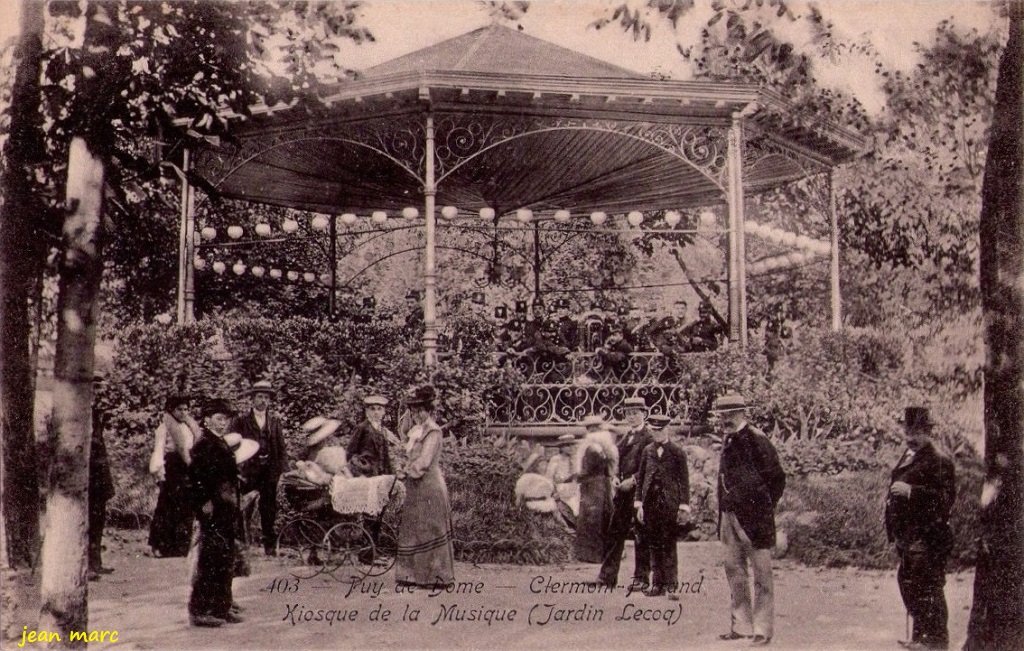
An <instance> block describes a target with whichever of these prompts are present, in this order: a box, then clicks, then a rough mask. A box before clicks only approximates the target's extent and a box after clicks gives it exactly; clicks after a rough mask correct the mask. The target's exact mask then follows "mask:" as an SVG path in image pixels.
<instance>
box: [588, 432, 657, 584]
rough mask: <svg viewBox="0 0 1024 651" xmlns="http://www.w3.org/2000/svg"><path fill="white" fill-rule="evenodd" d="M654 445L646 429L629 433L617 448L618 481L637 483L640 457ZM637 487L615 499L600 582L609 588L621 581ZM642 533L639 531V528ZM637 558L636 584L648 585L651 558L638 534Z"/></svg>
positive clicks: (644, 542) (614, 497)
mask: <svg viewBox="0 0 1024 651" xmlns="http://www.w3.org/2000/svg"><path fill="white" fill-rule="evenodd" d="M650 442H651V434H650V432H648V431H647V429H646V428H640V429H639V430H636V431H630V432H628V433H626V435H625V436H623V437H622V438H621V439H620V440H619V442H618V444H617V445H616V447H618V448H619V481H626V480H628V479H636V474H637V472H638V471H639V470H640V455H641V454H642V453H643V451H644V448H645V447H646V446H647V444H648V443H650ZM635 496H636V486H634V487H633V488H631V489H629V490H621V489H617V490H616V491H615V495H614V496H613V498H612V521H611V523H610V524H609V525H608V535H607V536H606V537H605V547H604V561H603V562H602V563H601V572H600V573H599V574H598V575H597V580H598V581H600V582H601V583H604V584H606V585H616V584H617V583H618V580H619V564H620V563H621V562H622V550H623V548H624V547H625V546H626V537H627V536H628V535H629V530H630V528H632V526H633V520H634V517H635V515H636V513H635V512H634V510H633V498H634V497H635ZM637 529H639V527H637ZM633 551H634V558H635V561H636V564H635V567H634V569H633V583H634V584H635V585H638V586H639V585H643V584H646V583H648V581H649V578H650V574H651V556H650V552H649V551H648V549H647V543H646V541H645V540H644V537H643V535H641V534H640V533H639V532H637V534H636V536H635V537H634V541H633Z"/></svg>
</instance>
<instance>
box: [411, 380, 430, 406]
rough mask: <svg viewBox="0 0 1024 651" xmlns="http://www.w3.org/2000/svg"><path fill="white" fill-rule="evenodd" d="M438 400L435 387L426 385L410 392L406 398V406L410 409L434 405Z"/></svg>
mask: <svg viewBox="0 0 1024 651" xmlns="http://www.w3.org/2000/svg"><path fill="white" fill-rule="evenodd" d="M436 398H437V393H436V392H435V391H434V386H433V385H431V384H425V385H423V386H421V387H416V388H415V389H413V390H412V391H410V392H409V393H408V394H407V395H406V397H405V404H406V406H408V407H419V406H422V405H432V404H434V400H435V399H436Z"/></svg>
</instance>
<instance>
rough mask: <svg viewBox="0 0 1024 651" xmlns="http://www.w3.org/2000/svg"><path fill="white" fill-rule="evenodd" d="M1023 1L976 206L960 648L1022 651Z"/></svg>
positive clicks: (1014, 21)
mask: <svg viewBox="0 0 1024 651" xmlns="http://www.w3.org/2000/svg"><path fill="white" fill-rule="evenodd" d="M1022 19H1024V0H1012V1H1011V2H1010V36H1009V40H1008V41H1007V43H1006V49H1005V50H1004V51H1003V55H1002V60H1001V61H1000V63H999V78H998V81H997V84H998V85H997V87H996V104H995V110H994V112H993V115H992V135H991V139H990V142H989V148H988V159H987V160H986V161H985V180H984V185H983V186H982V207H981V225H980V235H981V293H982V309H983V313H984V317H985V348H986V355H985V356H986V359H985V485H984V488H983V490H982V495H981V508H982V511H981V526H982V531H981V540H980V541H979V549H978V567H977V573H976V574H975V577H974V604H973V607H972V608H971V619H970V623H969V625H968V629H967V642H966V644H965V645H964V648H965V649H970V650H975V649H1022V648H1024V447H1022V446H1024V178H1022V177H1024V167H1022V161H1024V43H1022V35H1021V22H1022Z"/></svg>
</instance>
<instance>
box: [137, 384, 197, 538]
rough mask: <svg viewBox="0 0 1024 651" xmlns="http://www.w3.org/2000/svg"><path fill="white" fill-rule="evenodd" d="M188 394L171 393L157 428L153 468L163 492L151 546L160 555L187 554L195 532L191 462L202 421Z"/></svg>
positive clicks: (155, 513) (158, 499) (157, 507)
mask: <svg viewBox="0 0 1024 651" xmlns="http://www.w3.org/2000/svg"><path fill="white" fill-rule="evenodd" d="M188 408H189V400H188V398H187V397H185V396H170V397H169V398H167V402H166V403H165V406H164V415H163V421H162V422H161V423H160V427H158V428H157V430H156V442H155V445H154V448H153V455H152V457H151V458H150V460H149V472H150V473H151V474H152V475H153V477H154V478H155V479H156V481H157V483H158V484H159V485H160V494H159V495H158V497H157V500H156V510H155V511H153V521H152V522H151V523H150V526H149V546H150V547H151V548H152V549H153V553H154V554H155V555H156V556H164V557H167V556H186V555H188V548H189V543H190V540H191V536H192V516H193V514H192V507H191V503H190V495H189V482H188V465H189V463H190V462H191V449H192V445H193V443H194V442H195V439H196V436H197V435H198V433H199V424H198V423H196V421H195V420H194V419H193V418H192V416H191V415H190V414H189V413H188Z"/></svg>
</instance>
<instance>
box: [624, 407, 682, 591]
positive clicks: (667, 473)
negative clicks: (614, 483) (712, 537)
mask: <svg viewBox="0 0 1024 651" xmlns="http://www.w3.org/2000/svg"><path fill="white" fill-rule="evenodd" d="M669 422H670V419H669V417H668V416H664V415H661V414H655V415H653V416H651V417H650V418H649V419H648V424H649V426H650V428H651V437H652V438H653V440H652V441H651V442H650V443H648V444H647V446H646V447H644V449H643V452H642V453H641V455H640V466H639V469H638V470H637V474H636V483H637V489H636V497H635V498H634V502H633V506H634V507H635V508H636V518H637V521H638V522H640V525H641V527H642V529H641V533H640V536H641V538H643V539H644V542H645V546H646V547H647V549H648V550H649V552H650V557H651V561H650V562H651V569H652V571H653V575H652V577H651V587H650V589H649V590H646V591H645V592H644V594H645V595H647V596H648V597H658V596H661V595H663V594H665V593H666V592H668V593H669V594H670V595H672V594H674V593H675V590H676V588H677V587H678V584H679V579H678V574H679V561H678V558H677V557H676V527H677V523H680V522H682V521H685V520H687V519H688V518H689V513H690V473H689V467H688V466H687V463H686V453H685V452H684V451H683V448H682V447H680V446H679V445H678V444H677V443H675V442H673V441H669V440H668V434H669V431H668V429H667V428H668V424H669Z"/></svg>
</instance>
